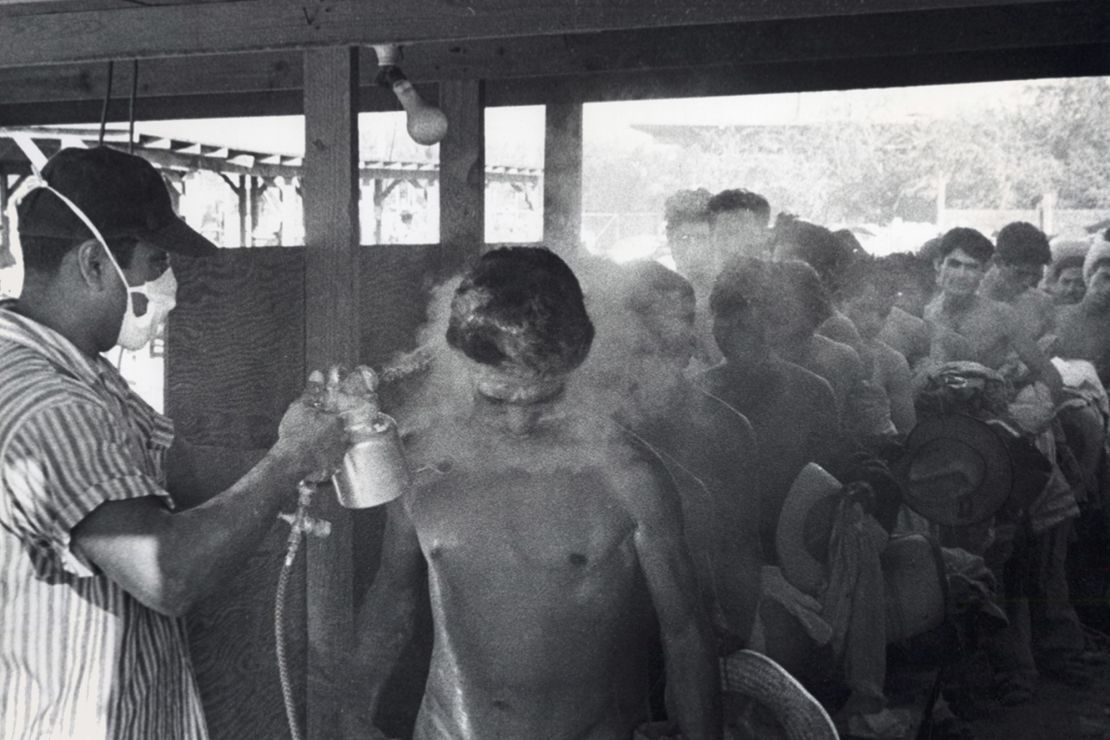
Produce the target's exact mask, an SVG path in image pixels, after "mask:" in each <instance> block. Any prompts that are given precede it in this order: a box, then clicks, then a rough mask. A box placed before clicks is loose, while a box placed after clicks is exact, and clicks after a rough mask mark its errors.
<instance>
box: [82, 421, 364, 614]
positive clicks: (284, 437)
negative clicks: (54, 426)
mask: <svg viewBox="0 0 1110 740" xmlns="http://www.w3.org/2000/svg"><path fill="white" fill-rule="evenodd" d="M113 421H114V420H112V419H111V418H109V419H107V420H106V421H105V424H107V425H108V427H109V428H111V426H112V424H113ZM104 444H106V445H112V444H116V442H114V441H113V440H111V439H109V440H106V441H105V442H104ZM346 448H347V435H346V432H345V431H344V429H343V423H342V421H341V419H340V418H339V417H338V416H337V415H335V414H328V413H324V412H320V411H317V410H315V409H313V408H311V407H309V406H308V405H307V404H306V403H304V402H302V401H300V400H298V401H296V402H294V403H293V404H292V405H291V406H290V407H289V410H288V411H286V413H285V416H284V418H283V419H282V421H281V426H280V429H279V437H278V441H277V443H276V444H275V445H274V447H273V448H272V449H270V451H269V452H267V453H266V455H265V456H264V457H263V458H262V459H261V460H260V461H259V462H258V464H257V465H255V466H254V467H253V468H251V469H250V470H249V471H248V472H247V473H246V475H244V476H243V477H242V478H240V479H239V480H238V481H236V482H235V483H234V484H233V485H231V486H230V487H229V488H228V489H227V490H225V491H223V492H222V493H220V494H218V495H216V496H214V497H212V498H210V499H209V500H208V501H206V502H204V503H203V504H200V505H199V506H196V507H194V508H191V509H188V510H185V511H181V512H174V511H173V510H171V509H170V508H168V507H167V506H166V505H165V504H164V503H163V502H162V501H161V500H160V499H159V498H158V497H157V495H158V494H160V493H161V492H160V491H159V490H158V488H157V486H156V484H154V483H152V482H151V481H149V479H146V478H144V477H143V476H142V475H140V474H135V475H131V476H125V478H126V479H127V480H129V482H128V483H127V485H128V486H129V490H130V491H131V492H132V493H133V492H134V491H135V490H136V489H139V488H141V486H143V485H149V486H151V490H150V494H151V495H145V496H134V495H125V496H116V497H113V496H107V497H106V500H105V501H104V502H103V503H101V504H99V505H98V506H97V507H96V508H95V509H93V510H92V511H91V512H90V513H88V514H87V515H86V516H85V517H84V518H83V519H82V520H81V521H80V522H79V523H77V525H76V526H75V527H74V528H73V529H72V532H71V549H72V550H73V552H74V553H75V554H77V555H78V556H80V557H82V558H83V559H84V560H86V561H87V562H89V563H91V564H92V565H94V566H95V567H96V568H98V569H99V570H100V571H101V572H103V573H104V574H105V575H107V576H108V578H110V579H112V580H113V581H115V582H116V583H118V584H119V585H120V586H121V587H123V589H124V590H126V591H127V592H128V593H130V594H131V595H132V596H134V597H135V598H136V599H138V600H139V601H140V602H142V603H143V604H145V605H147V606H148V607H150V608H151V609H154V610H156V611H159V612H161V613H164V614H168V615H171V616H179V615H182V614H184V613H186V612H187V611H188V610H189V609H190V608H191V606H192V605H193V604H194V603H196V601H197V600H198V599H199V598H201V597H202V596H204V595H205V594H207V593H208V592H209V591H210V590H211V589H212V588H213V587H214V586H215V585H216V584H218V583H219V582H220V581H221V580H222V579H223V577H224V576H226V575H227V574H228V573H233V572H235V571H236V569H237V568H238V567H240V566H241V565H242V563H244V562H245V561H246V559H247V557H249V556H250V555H251V553H253V552H254V550H255V549H256V547H257V545H258V542H259V541H260V540H261V539H262V537H263V536H264V535H265V534H266V533H267V532H269V531H270V528H271V527H272V526H273V522H274V517H275V516H276V515H277V513H278V511H279V509H280V508H281V506H282V504H284V503H286V502H292V501H293V500H295V492H296V486H297V483H298V482H299V481H300V480H301V479H303V478H305V477H306V476H308V475H310V474H312V473H313V472H315V471H318V470H327V469H331V468H334V467H335V466H337V465H338V464H339V462H340V460H341V459H342V456H343V453H344V452H345V451H346ZM98 485H102V486H103V487H104V488H105V489H106V490H116V488H115V486H118V479H117V480H116V481H113V480H108V481H106V482H104V483H103V484H98Z"/></svg>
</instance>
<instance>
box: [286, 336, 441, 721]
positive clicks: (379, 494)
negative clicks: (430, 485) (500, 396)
mask: <svg viewBox="0 0 1110 740" xmlns="http://www.w3.org/2000/svg"><path fill="white" fill-rule="evenodd" d="M428 362H430V356H429V357H424V356H423V355H418V354H417V353H413V354H411V355H407V356H405V357H403V358H402V359H401V360H399V361H398V362H395V363H394V364H393V365H392V366H391V367H389V368H386V369H384V370H383V373H382V374H383V375H384V376H385V377H386V378H387V379H389V380H399V379H401V378H404V377H407V376H408V375H411V374H413V373H415V372H419V371H421V370H423V369H425V368H426V367H427V364H428ZM309 381H310V382H312V383H313V384H315V385H317V386H319V385H320V384H321V383H323V382H324V376H323V375H322V374H320V372H319V371H316V372H314V373H313V375H312V376H310V377H309ZM379 385H380V379H379V376H378V374H377V373H376V372H374V370H372V369H370V368H369V367H365V366H359V367H358V368H356V369H355V370H354V371H353V372H350V373H347V374H346V375H345V376H341V373H340V371H339V370H338V369H336V368H333V369H332V370H331V371H329V375H328V378H327V382H326V383H325V384H324V394H323V397H322V398H319V399H317V401H316V403H314V404H313V405H314V406H316V407H317V408H321V409H323V410H325V411H330V412H333V413H338V414H339V415H340V416H342V417H343V420H344V424H345V426H346V428H347V433H348V434H349V435H350V438H351V447H350V448H349V449H348V450H347V454H346V455H344V457H343V462H342V464H341V465H340V467H339V469H338V470H337V471H335V473H334V474H333V475H332V476H331V482H332V485H333V487H334V488H335V493H336V497H337V498H338V499H339V503H340V504H341V505H342V506H344V507H345V508H348V509H367V508H370V507H373V506H380V505H381V504H384V503H387V502H389V501H392V500H393V499H395V498H397V497H398V496H401V495H402V494H403V493H405V492H406V491H407V490H408V489H409V488H410V486H411V484H412V477H411V474H410V473H409V468H408V465H407V464H406V463H405V457H404V452H403V450H402V447H401V437H400V434H399V433H398V431H397V422H396V421H395V420H394V419H393V417H391V416H389V415H388V414H385V413H383V412H382V410H381V406H380V403H379V400H378V394H377V391H378V386H379ZM326 479H327V474H326V473H322V474H318V475H315V476H310V477H309V478H306V479H305V480H302V481H301V482H300V483H299V484H298V485H297V509H296V511H295V512H294V513H292V514H285V513H283V514H279V515H278V516H279V517H280V518H281V519H282V520H284V521H286V522H288V523H289V526H290V528H289V538H288V540H287V544H286V553H285V561H284V563H283V565H282V569H281V575H280V577H279V579H278V588H277V594H276V596H275V606H274V639H275V643H276V648H277V659H278V672H279V674H280V678H281V691H282V697H283V699H284V701H285V713H286V718H287V719H288V721H289V731H290V734H291V736H292V738H293V740H301V734H300V729H299V725H298V722H297V717H296V702H295V701H294V698H293V691H292V684H291V682H290V680H289V672H288V662H287V660H286V653H285V627H284V624H285V620H284V606H285V590H286V586H287V585H288V580H289V575H290V573H291V572H292V568H293V563H294V562H295V561H296V558H297V551H298V550H299V548H300V545H301V541H302V540H303V538H304V536H305V535H310V536H315V537H327V536H329V535H330V534H331V522H328V521H326V520H322V519H317V518H314V517H312V516H310V515H309V513H308V509H309V506H310V505H311V502H312V496H313V494H314V493H315V492H316V491H317V490H318V488H320V487H322V486H323V485H326V484H325V483H324V482H323V481H325V480H326Z"/></svg>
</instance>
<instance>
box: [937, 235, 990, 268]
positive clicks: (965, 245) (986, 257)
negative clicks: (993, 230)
mask: <svg viewBox="0 0 1110 740" xmlns="http://www.w3.org/2000/svg"><path fill="white" fill-rule="evenodd" d="M957 249H962V250H964V251H965V252H966V253H967V254H968V256H969V257H971V258H973V259H977V260H979V261H980V262H988V261H990V258H991V257H993V256H994V245H993V244H991V240H990V239H988V238H987V237H985V236H983V235H982V234H981V233H980V232H978V231H976V230H975V229H969V228H967V227H964V226H957V227H956V228H954V229H949V230H948V231H946V232H944V236H942V237H941V238H940V244H939V245H937V249H936V253H935V254H934V256H933V258H934V259H941V260H942V259H944V258H945V257H947V256H948V255H950V254H952V253H953V252H955V251H956V250H957Z"/></svg>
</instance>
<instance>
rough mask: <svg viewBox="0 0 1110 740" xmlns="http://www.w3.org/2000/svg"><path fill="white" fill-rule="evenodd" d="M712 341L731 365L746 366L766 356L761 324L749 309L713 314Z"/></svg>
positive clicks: (764, 333) (753, 311) (752, 310)
mask: <svg viewBox="0 0 1110 740" xmlns="http://www.w3.org/2000/svg"><path fill="white" fill-rule="evenodd" d="M713 339H715V340H716V342H717V347H718V348H719V349H720V350H721V354H722V355H724V357H725V359H726V360H727V361H728V362H729V363H732V364H747V363H750V362H752V361H755V360H758V359H761V358H763V357H764V356H765V355H766V354H767V340H766V332H765V329H764V326H763V322H762V321H761V320H760V319H759V317H758V316H757V315H756V311H755V310H754V309H752V308H750V307H748V308H742V309H736V310H732V311H724V312H722V313H719V314H715V315H714V316H713Z"/></svg>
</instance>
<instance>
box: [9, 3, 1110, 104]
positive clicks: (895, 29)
mask: <svg viewBox="0 0 1110 740" xmlns="http://www.w3.org/2000/svg"><path fill="white" fill-rule="evenodd" d="M1108 37H1110V3H1091V2H1089V1H1088V0H1068V1H1066V2H1047V3H1046V2H1041V3H1036V4H1030V5H1024V6H1022V7H1020V8H1008V7H980V8H966V9H958V10H951V9H947V10H931V11H914V12H901V13H878V14H872V15H861V16H843V17H838V18H817V19H814V18H801V19H786V20H770V21H759V22H748V23H732V24H716V25H711V26H687V27H676V28H665V29H638V30H621V31H607V32H601V33H578V34H563V35H560V36H528V37H518V38H511V39H494V40H489V39H478V40H470V41H465V42H448V43H442V42H437V43H422V44H417V45H415V46H412V47H410V48H409V49H408V53H407V54H406V57H405V59H404V64H403V66H404V69H405V72H406V73H407V74H408V76H409V77H410V78H411V79H413V80H417V81H419V82H425V81H433V80H437V81H438V80H447V79H485V80H494V79H504V78H514V77H545V78H546V77H561V76H590V75H593V74H603V73H607V72H614V71H646V70H650V69H689V68H701V67H733V66H738V65H746V64H766V63H777V62H794V61H804V60H811V59H812V60H818V59H820V60H828V59H858V58H869V57H875V58H880V57H893V56H903V55H904V56H911V57H912V56H918V55H926V54H939V53H946V54H947V53H954V52H960V51H978V50H986V49H993V50H999V51H1003V50H1007V51H1009V50H1021V49H1031V48H1039V47H1056V46H1077V45H1084V44H1097V43H1102V42H1103V41H1104V40H1105V39H1106V38H1108ZM300 57H301V55H300V52H298V51H276V52H263V53H249V54H221V55H207V56H193V57H176V58H165V59H152V60H150V61H148V62H145V63H144V65H143V74H142V77H141V80H140V88H139V95H140V97H141V98H143V105H142V106H140V111H139V113H140V115H144V116H146V117H150V116H149V114H147V113H146V112H145V111H144V110H143V108H144V107H146V106H147V104H148V100H152V101H155V104H156V105H157V101H159V100H161V99H162V98H166V97H176V96H182V95H187V96H211V95H213V94H215V95H223V94H226V93H250V94H252V95H257V94H261V93H266V94H269V95H271V96H279V95H283V94H286V93H288V92H290V91H292V92H295V93H296V95H295V96H290V97H288V100H290V101H294V100H295V101H296V102H295V103H294V105H295V107H296V108H297V110H296V111H295V112H299V103H300V97H299V96H300V93H299V91H300V89H301V88H302V86H303V75H302V71H301V62H300ZM360 67H361V69H360V76H361V77H362V79H366V80H370V79H373V77H374V74H375V72H376V71H377V62H376V57H375V56H374V54H373V53H371V52H370V51H368V50H363V51H362V53H361V54H360ZM105 72H106V70H105V66H104V65H103V64H101V63H86V64H67V65H50V66H41V67H15V68H6V69H5V68H0V90H3V91H4V101H3V102H4V104H5V105H14V104H17V103H25V102H36V103H55V102H62V101H78V100H80V101H86V102H87V103H88V104H89V106H90V107H89V110H90V111H91V110H94V106H99V105H100V103H101V96H102V94H103V90H104V88H105V85H106V79H105ZM434 90H435V87H434V85H430V86H428V87H427V88H426V89H424V90H422V94H424V95H425V97H429V95H430V96H431V97H432V98H434V95H435V93H434ZM375 91H376V94H375ZM121 102H122V101H121ZM193 102H194V104H199V105H201V107H202V108H203V107H204V106H203V103H204V100H203V99H198V100H195V101H193ZM360 105H361V106H363V107H361V110H392V109H396V101H395V100H394V99H393V98H392V96H391V95H389V93H388V92H387V91H385V90H382V89H381V88H375V87H367V88H364V90H363V99H362V101H361V102H360ZM125 109H126V105H122V104H121V105H118V107H117V108H116V110H115V112H116V113H117V114H118V115H117V118H118V116H121V115H123V113H124V112H125ZM95 110H97V111H98V110H99V108H98V107H96V108H95ZM89 120H95V119H94V118H90V119H89Z"/></svg>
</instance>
